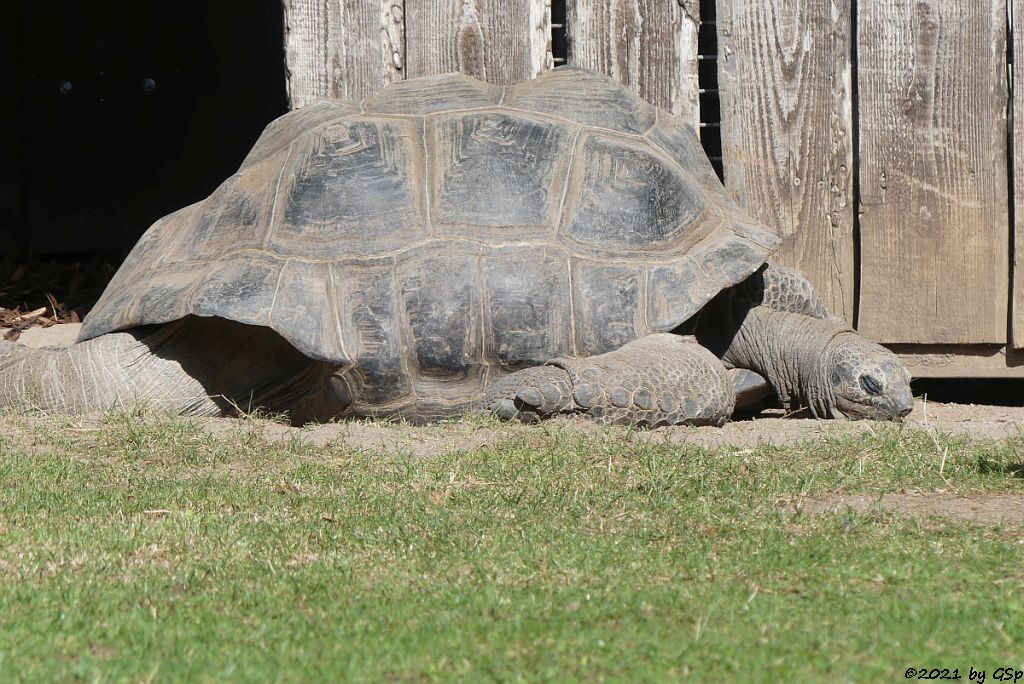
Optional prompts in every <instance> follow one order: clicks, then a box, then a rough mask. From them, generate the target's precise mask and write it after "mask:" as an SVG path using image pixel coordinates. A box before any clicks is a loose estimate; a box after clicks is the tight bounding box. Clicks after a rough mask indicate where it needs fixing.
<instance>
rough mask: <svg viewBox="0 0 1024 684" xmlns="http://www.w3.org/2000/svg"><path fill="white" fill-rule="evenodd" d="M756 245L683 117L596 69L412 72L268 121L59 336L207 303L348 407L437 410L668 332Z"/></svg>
mask: <svg viewBox="0 0 1024 684" xmlns="http://www.w3.org/2000/svg"><path fill="white" fill-rule="evenodd" d="M778 242H779V239H778V237H777V236H776V235H775V234H774V233H773V232H772V231H771V230H770V229H768V228H767V227H765V226H763V225H761V224H759V223H757V222H754V221H752V220H751V219H750V218H748V217H747V216H746V215H745V214H744V212H743V211H742V210H741V209H739V208H738V207H737V206H736V205H735V204H734V202H733V201H732V200H731V199H730V198H729V197H728V195H727V194H726V193H725V191H724V189H723V187H722V186H721V184H720V183H719V181H718V178H717V177H716V176H715V174H714V171H713V170H712V168H711V166H710V164H709V162H708V161H707V158H706V156H705V154H704V151H703V150H702V148H701V145H700V142H699V141H698V140H697V137H696V135H695V134H694V132H693V129H692V128H691V127H690V126H689V125H687V124H686V123H685V122H683V121H681V120H680V119H677V118H675V117H673V116H671V115H670V114H667V113H666V112H664V111H661V110H658V109H656V108H655V107H653V106H651V105H649V104H647V103H646V102H644V101H642V100H640V99H639V98H637V97H636V96H635V95H633V94H632V93H630V92H629V91H627V90H626V89H625V88H623V87H621V86H620V85H619V84H618V83H616V82H615V81H613V80H612V79H609V78H607V77H604V76H600V75H597V74H594V73H592V72H589V71H585V70H582V69H576V68H571V67H570V68H560V69H557V70H554V71H549V72H546V73H545V74H543V75H542V76H540V77H538V78H536V79H534V80H532V81H528V82H524V83H520V84H518V85H514V86H507V87H500V86H493V85H488V84H486V83H482V82H480V81H477V80H475V79H473V78H470V77H468V76H465V75H459V74H450V75H445V76H437V77H428V78H421V79H413V80H407V81H402V82H399V83H395V84H393V85H390V86H388V87H387V88H385V89H384V90H383V91H382V92H381V93H380V94H379V95H377V96H375V97H372V98H369V99H367V100H364V101H363V102H361V103H357V102H348V101H324V102H319V103H316V104H313V105H309V106H307V107H304V108H302V109H299V110H297V111H295V112H292V113H289V114H286V115H284V116H282V117H281V118H279V119H277V120H276V121H273V122H272V123H270V124H269V125H268V126H267V128H266V130H265V131H264V133H263V135H262V136H261V137H260V139H259V140H258V141H257V142H256V144H255V146H254V147H253V149H252V151H251V152H250V153H249V155H248V157H246V159H245V161H244V162H243V163H242V166H241V168H240V169H239V170H238V172H237V173H236V174H235V175H233V176H231V177H230V178H228V179H227V180H226V181H225V182H224V183H223V184H222V185H221V186H220V187H219V188H217V190H215V191H214V192H213V194H212V195H210V197H208V198H207V199H205V200H203V201H201V202H199V203H197V204H193V205H191V206H189V207H186V208H184V209H181V210H179V211H177V212H175V213H173V214H171V215H169V216H167V217H165V218H163V219H161V220H159V221H157V222H156V223H155V224H154V225H153V226H152V227H151V228H150V229H149V230H148V231H147V232H146V233H145V235H143V237H142V238H141V239H140V240H139V242H138V244H137V245H136V246H135V248H134V250H133V251H132V252H131V254H130V255H129V256H128V258H127V260H126V261H125V263H124V264H123V265H122V266H121V268H120V270H119V271H118V272H117V274H116V275H115V276H114V278H113V280H112V282H111V283H110V285H109V286H108V288H107V290H106V292H105V293H104V294H103V296H102V298H101V299H100V301H99V302H98V304H97V305H96V307H95V308H94V309H93V310H92V312H91V313H90V314H89V316H88V317H87V318H86V321H85V324H84V326H83V328H82V331H81V334H80V337H79V339H80V340H86V339H90V338H93V337H96V336H98V335H102V334H104V333H107V332H111V331H115V330H121V329H125V328H131V327H135V326H139V325H145V324H157V323H166V322H169V321H173V320H176V319H179V318H182V317H184V316H187V315H190V314H191V315H196V316H219V317H223V318H226V319H230V320H234V321H238V322H240V323H246V324H251V325H259V326H268V327H270V328H272V329H273V330H274V331H276V332H277V333H279V334H280V335H281V336H283V337H284V338H285V339H287V340H288V341H289V342H290V343H291V344H292V345H294V346H295V347H296V348H297V349H299V350H300V351H302V352H303V353H305V354H306V355H308V356H309V357H312V358H314V359H319V360H323V361H326V362H329V363H333V364H337V365H338V366H339V367H340V368H348V369H349V372H346V373H345V374H344V378H345V382H347V383H348V384H349V389H350V391H351V392H352V394H353V396H354V397H355V400H356V405H355V407H354V410H355V411H356V412H371V411H370V409H371V408H374V409H375V410H376V409H384V408H386V407H389V406H390V407H393V408H394V407H400V406H401V405H404V404H405V403H406V402H409V401H417V400H419V401H422V400H424V399H429V400H430V401H433V402H435V403H437V404H438V405H439V406H441V405H450V406H452V407H457V406H464V405H465V404H466V403H467V402H468V401H471V400H472V399H473V398H474V397H477V396H479V394H480V392H481V391H482V389H483V387H484V386H485V385H486V384H487V382H488V381H489V380H492V379H493V378H494V377H495V376H496V375H500V374H504V373H505V372H507V371H509V370H514V369H517V368H521V367H525V366H530V365H537V364H541V363H544V362H546V361H548V360H549V359H551V358H553V357H558V356H587V355H592V354H600V353H603V352H606V351H609V350H611V349H615V348H617V347H619V346H621V345H623V344H625V343H626V342H629V341H630V340H633V339H636V338H637V337H640V336H643V335H646V334H649V333H652V332H664V331H669V330H672V329H673V328H676V327H677V326H678V325H680V324H681V323H682V322H683V321H685V320H686V319H688V318H690V317H691V316H692V315H693V314H694V313H696V312H697V311H698V310H699V309H700V308H701V307H703V306H704V305H705V304H706V303H707V302H708V301H709V300H710V299H711V298H712V297H713V296H714V295H715V294H717V293H718V292H719V291H721V290H722V289H723V288H726V287H729V286H731V285H734V284H736V283H738V282H740V281H742V280H744V279H745V278H747V277H748V276H749V275H750V274H751V273H753V272H754V271H755V270H757V268H758V267H759V266H760V265H761V264H762V263H764V261H765V259H766V257H767V256H768V255H769V254H770V253H771V252H772V251H773V250H774V249H775V247H776V246H777V245H778ZM417 398H419V399H417ZM360 407H362V409H361V408H360ZM363 409H366V410H365V411H364V410H363ZM442 413H443V411H442Z"/></svg>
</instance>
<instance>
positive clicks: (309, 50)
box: [283, 0, 405, 109]
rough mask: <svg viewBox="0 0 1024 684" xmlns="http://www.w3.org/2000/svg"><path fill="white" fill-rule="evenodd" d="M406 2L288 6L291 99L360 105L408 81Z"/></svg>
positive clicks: (327, 0)
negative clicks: (389, 86) (346, 101)
mask: <svg viewBox="0 0 1024 684" xmlns="http://www.w3.org/2000/svg"><path fill="white" fill-rule="evenodd" d="M404 4H405V0H360V2H342V1H341V0H284V1H283V9H284V27H285V59H286V61H287V65H288V98H289V102H290V104H291V107H292V109H297V108H299V107H302V106H304V105H306V104H309V103H310V102H313V101H315V100H318V99H321V98H324V97H338V98H345V99H354V100H361V99H362V98H364V97H367V96H369V95H373V94H375V93H377V92H379V91H380V90H381V88H383V87H384V86H386V85H387V84H388V83H391V82H392V81H394V80H398V79H401V78H403V75H402V72H403V68H404V62H405V38H404V29H405V19H404Z"/></svg>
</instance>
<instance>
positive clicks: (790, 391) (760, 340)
mask: <svg viewBox="0 0 1024 684" xmlns="http://www.w3.org/2000/svg"><path fill="white" fill-rule="evenodd" d="M740 315H741V316H742V320H737V321H736V323H737V324H738V325H737V328H736V331H735V335H733V336H732V339H731V340H728V341H726V346H725V348H724V351H722V352H721V356H722V361H723V362H724V363H725V364H726V365H727V366H732V367H735V368H749V369H750V370H753V371H756V372H758V373H760V374H761V375H763V376H764V377H765V379H766V380H767V381H768V382H769V384H771V386H772V388H773V389H774V390H775V393H776V394H777V395H778V397H779V400H780V401H781V402H782V405H783V406H784V407H785V408H787V409H798V408H801V407H807V408H808V409H810V411H811V413H812V414H813V415H814V416H816V417H819V418H831V417H842V416H843V414H842V412H841V411H840V408H839V406H838V405H837V401H836V397H835V396H834V392H833V390H832V383H831V382H830V379H829V373H828V363H827V362H828V359H829V357H830V354H831V351H832V350H833V349H834V348H836V347H838V346H841V345H842V344H843V343H844V342H845V341H847V339H848V338H849V337H850V336H856V333H854V332H853V331H852V330H850V329H849V328H847V327H845V326H843V325H840V324H838V323H836V322H834V321H825V320H821V319H818V318H812V317H810V316H804V315H801V314H795V313H788V312H784V311H776V310H774V309H771V308H769V307H767V306H753V307H750V308H749V309H747V310H746V311H745V312H744V313H741V314H740Z"/></svg>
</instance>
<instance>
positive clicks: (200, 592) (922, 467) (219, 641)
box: [0, 415, 1024, 682]
mask: <svg viewBox="0 0 1024 684" xmlns="http://www.w3.org/2000/svg"><path fill="white" fill-rule="evenodd" d="M4 420H5V421H6V423H5V424H6V425H8V426H11V425H14V424H15V423H17V421H18V420H20V419H17V418H6V419H4ZM17 424H18V425H19V426H20V427H19V428H18V431H15V430H13V429H6V430H4V429H3V428H2V426H0V681H3V682H9V681H33V682H34V681H49V680H61V681H76V680H80V681H88V682H93V681H100V682H106V681H111V682H120V681H131V682H134V681H160V682H162V681H181V682H204V681H209V682H221V681H254V682H255V681H260V682H262V681H286V682H308V681H381V680H384V681H394V680H397V681H451V680H463V681H492V680H493V681H519V680H527V681H550V680H556V681H567V680H568V681H571V680H582V681H599V680H607V681H628V682H634V681H668V680H675V679H683V678H686V677H689V678H691V679H693V680H695V681H825V680H829V681H847V680H853V681H878V680H883V681H904V673H905V671H906V670H907V668H910V667H913V668H916V669H918V670H928V669H931V668H938V669H941V668H949V670H950V676H952V675H953V672H952V671H953V669H954V668H959V675H960V676H961V677H962V680H963V681H968V673H969V668H971V667H973V668H974V669H975V670H980V669H984V670H986V671H987V673H988V679H987V681H990V682H991V681H993V680H994V670H995V669H996V668H998V667H1014V668H1017V669H1021V668H1022V665H1024V591H1022V590H1024V530H1022V529H1021V528H1020V527H1006V526H1003V527H993V526H987V527H986V526H979V525H974V524H971V523H967V522H952V521H950V520H949V519H943V518H907V517H905V516H900V515H897V514H894V513H891V512H890V513H886V512H879V511H872V512H868V513H854V512H852V511H850V510H845V511H840V512H838V513H824V514H810V513H804V512H797V511H795V510H793V508H792V507H788V508H787V507H783V506H780V504H779V500H780V499H783V498H788V497H794V496H801V495H807V496H824V495H827V494H829V493H832V492H846V493H869V494H875V493H877V494H881V493H889V492H901V491H908V492H915V491H921V492H931V493H934V492H937V491H938V492H945V493H946V494H947V495H952V494H954V493H955V494H958V495H967V496H972V495H980V494H982V493H986V492H1001V493H1014V494H1022V493H1024V439H1010V440H1005V441H999V442H981V441H971V440H968V439H966V438H952V437H943V436H942V435H939V436H937V437H935V436H930V435H928V434H926V433H924V432H920V431H918V430H915V429H912V428H910V427H909V426H904V427H901V426H875V427H874V433H873V434H871V433H868V434H865V435H863V436H852V437H851V436H847V437H833V438H826V439H822V440H817V441H812V442H806V443H803V444H800V445H798V446H793V447H783V448H775V447H760V448H757V449H735V448H720V449H715V450H706V449H703V448H698V447H693V446H687V445H679V444H674V445H673V444H657V443H653V442H652V441H650V440H638V439H636V438H635V436H636V435H635V433H632V432H630V431H628V430H608V431H603V432H586V433H584V432H578V431H573V430H572V429H571V428H567V427H564V426H562V427H555V428H537V429H535V430H531V431H529V432H525V433H521V434H519V435H517V436H514V437H512V438H508V439H505V440H502V441H498V442H496V443H495V444H493V445H491V446H486V447H483V448H476V449H473V450H467V451H456V452H452V453H439V454H436V455H433V456H428V457H422V456H414V455H412V454H411V453H408V452H402V451H397V452H396V451H375V450H367V449H365V448H364V449H358V448H355V447H354V446H352V445H349V444H347V443H346V442H345V441H344V440H339V441H338V442H337V443H334V444H331V445H329V446H315V445H313V444H311V443H310V442H308V441H305V440H302V439H291V440H275V439H270V438H268V437H266V436H265V431H264V430H262V429H261V427H260V425H261V423H260V422H259V421H237V423H236V425H235V426H233V427H231V428H230V429H229V430H227V431H221V433H220V434H212V433H210V432H209V431H207V430H206V429H204V428H203V427H202V426H201V425H200V424H198V423H195V422H190V421H187V420H179V419H165V418H161V417H158V416H147V417H144V418H139V417H131V416H125V415H112V416H108V417H107V418H106V419H105V420H104V421H103V423H102V425H101V426H100V427H98V428H96V429H89V430H75V429H73V427H74V426H73V424H70V423H65V422H61V421H60V420H58V419H53V420H52V421H50V422H44V421H41V420H37V421H35V422H31V423H17ZM26 425H28V426H29V427H25V426H26ZM69 426H70V427H69ZM486 427H487V426H486V424H482V425H481V429H485V428H486ZM395 429H402V430H410V429H411V428H407V427H404V428H403V427H396V428H395ZM15 432H17V434H15ZM4 435H6V436H4Z"/></svg>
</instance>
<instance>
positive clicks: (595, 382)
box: [484, 333, 736, 426]
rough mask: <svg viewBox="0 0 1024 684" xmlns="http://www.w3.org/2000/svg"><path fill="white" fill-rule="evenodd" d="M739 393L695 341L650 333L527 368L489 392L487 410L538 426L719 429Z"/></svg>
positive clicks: (710, 355) (719, 363) (722, 368)
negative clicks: (568, 420) (570, 419)
mask: <svg viewBox="0 0 1024 684" xmlns="http://www.w3.org/2000/svg"><path fill="white" fill-rule="evenodd" d="M735 399H736V395H735V391H734V389H733V384H732V381H731V379H730V377H729V375H728V373H727V371H726V369H725V366H723V365H722V363H721V361H719V360H718V359H717V358H715V356H714V355H713V354H711V352H709V351H708V350H707V349H704V348H703V347H701V346H700V345H699V344H697V342H696V340H695V339H694V338H693V337H683V336H679V335H672V334H667V333H661V334H656V335H648V336H647V337H643V338H641V339H639V340H635V341H633V342H630V343H629V344H627V345H625V346H623V347H621V348H620V349H616V350H615V351H611V352H608V353H606V354H601V355H599V356H592V357H590V358H584V359H576V358H561V359H555V360H553V361H551V362H549V365H547V366H541V367H537V368H526V369H524V370H521V371H517V372H515V373H512V374H511V375H509V376H507V377H505V378H503V379H502V380H500V381H499V382H497V383H495V385H494V386H493V387H492V388H491V389H490V391H489V392H488V393H487V396H486V397H485V399H484V409H485V410H487V411H492V412H495V413H497V414H498V415H499V416H501V417H503V418H507V419H513V418H519V419H520V420H524V421H526V422H533V421H535V420H537V419H539V418H543V417H546V416H550V415H554V414H557V413H581V414H584V415H587V416H589V417H590V418H592V419H594V420H596V421H598V422H601V423H605V424H615V425H643V426H657V425H678V424H689V425H721V424H722V423H724V422H725V421H726V420H727V419H728V418H729V416H730V415H731V414H732V411H733V406H734V404H735Z"/></svg>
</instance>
